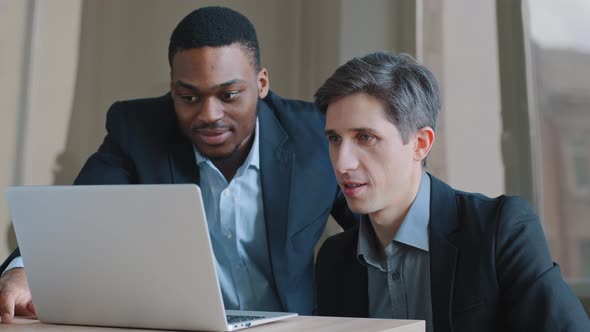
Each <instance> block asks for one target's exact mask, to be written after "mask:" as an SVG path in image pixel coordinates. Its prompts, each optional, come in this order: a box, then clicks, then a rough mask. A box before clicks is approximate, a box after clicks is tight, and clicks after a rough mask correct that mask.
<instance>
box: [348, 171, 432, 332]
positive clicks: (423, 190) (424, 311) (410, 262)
mask: <svg viewBox="0 0 590 332" xmlns="http://www.w3.org/2000/svg"><path fill="white" fill-rule="evenodd" d="M429 220H430V177H429V176H428V174H426V172H424V173H423V174H422V180H421V182H420V189H419V190H418V194H417V195H416V198H415V199H414V202H413V203H412V206H411V207H410V210H409V211H408V214H407V215H406V217H405V218H404V221H403V222H402V224H401V226H400V228H399V230H398V231H397V233H396V234H395V236H394V238H393V240H392V241H391V243H389V245H388V246H387V247H386V248H385V252H384V253H382V252H380V248H379V242H378V240H377V238H376V235H375V231H374V230H373V227H372V226H371V223H370V221H369V218H368V217H366V216H363V218H362V220H361V224H360V229H359V242H358V247H357V253H358V259H359V261H360V262H361V263H362V264H364V265H366V266H367V270H368V271H367V272H368V282H369V285H368V287H369V289H368V291H369V317H372V318H393V319H421V320H425V321H426V331H432V301H431V296H430V254H429V245H428V236H429V235H428V223H429ZM385 290H387V291H385Z"/></svg>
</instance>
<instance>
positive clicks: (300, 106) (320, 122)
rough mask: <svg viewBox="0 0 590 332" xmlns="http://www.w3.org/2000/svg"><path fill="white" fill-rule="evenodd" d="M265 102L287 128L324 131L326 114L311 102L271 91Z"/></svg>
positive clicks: (290, 129)
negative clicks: (285, 96) (284, 96)
mask: <svg viewBox="0 0 590 332" xmlns="http://www.w3.org/2000/svg"><path fill="white" fill-rule="evenodd" d="M263 102H264V103H265V104H266V106H268V107H269V108H270V109H271V110H272V112H273V114H274V116H275V117H276V118H277V120H278V122H279V123H280V124H281V125H282V126H283V128H284V129H285V130H287V131H288V132H289V131H292V130H299V129H307V130H309V129H314V128H316V129H320V128H321V130H322V132H323V128H324V124H325V116H324V115H323V114H322V113H321V112H320V111H319V109H318V108H317V107H316V106H315V105H314V104H313V103H311V102H308V101H303V100H295V99H288V98H283V97H281V96H279V95H278V94H276V93H274V92H272V91H269V92H268V95H267V96H266V98H264V99H263Z"/></svg>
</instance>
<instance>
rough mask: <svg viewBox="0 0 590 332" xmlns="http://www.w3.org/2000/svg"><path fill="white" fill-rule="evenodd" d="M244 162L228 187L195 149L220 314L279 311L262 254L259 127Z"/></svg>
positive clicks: (265, 253) (265, 250) (264, 245)
mask: <svg viewBox="0 0 590 332" xmlns="http://www.w3.org/2000/svg"><path fill="white" fill-rule="evenodd" d="M254 135H255V136H254V142H253V143H252V148H251V149H250V153H249V154H248V157H247V158H246V161H245V162H244V164H243V165H242V166H240V168H239V169H238V171H237V173H236V175H235V176H234V177H233V179H232V180H231V181H230V182H229V183H228V182H227V180H226V178H225V177H224V176H223V174H222V173H221V172H220V171H219V170H218V169H217V167H215V165H214V164H213V163H212V162H211V161H210V160H208V159H207V158H206V157H204V156H203V155H201V154H200V153H199V152H198V151H197V149H196V148H195V154H196V160H197V165H198V166H199V171H200V184H199V185H200V188H201V192H202V195H203V202H204V204H205V213H206V215H207V223H208V226H209V235H210V236H211V243H212V246H213V252H214V253H215V267H216V269H217V277H218V278H219V283H220V285H221V292H222V295H223V302H224V304H225V308H226V309H233V310H265V311H282V310H283V308H282V306H281V303H280V300H279V297H278V295H277V293H276V290H275V289H276V288H275V285H274V281H273V278H272V271H271V267H270V259H269V253H268V246H267V239H266V228H265V221H264V209H263V205H262V185H261V182H260V157H259V136H260V134H259V125H258V120H256V130H255V133H254Z"/></svg>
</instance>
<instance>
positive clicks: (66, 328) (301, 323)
mask: <svg viewBox="0 0 590 332" xmlns="http://www.w3.org/2000/svg"><path fill="white" fill-rule="evenodd" d="M0 331H2V332H62V331H63V332H115V331H116V332H157V331H164V330H142V329H124V328H108V327H91V326H71V325H54V324H43V323H41V322H39V321H38V320H35V319H32V318H26V317H24V318H23V317H17V318H16V320H15V322H13V324H0ZM243 331H244V332H246V331H247V332H271V331H272V332H300V331H317V332H330V331H337V332H347V331H351V332H358V331H362V332H424V331H425V323H424V321H423V320H395V319H368V318H339V317H311V316H298V317H293V318H289V319H285V320H282V321H278V322H273V323H269V324H264V325H261V326H256V327H251V328H248V329H245V330H243Z"/></svg>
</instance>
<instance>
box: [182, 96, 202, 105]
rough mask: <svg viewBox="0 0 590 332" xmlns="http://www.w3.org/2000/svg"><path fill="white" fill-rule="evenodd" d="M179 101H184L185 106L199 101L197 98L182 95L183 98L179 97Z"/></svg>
mask: <svg viewBox="0 0 590 332" xmlns="http://www.w3.org/2000/svg"><path fill="white" fill-rule="evenodd" d="M180 99H181V100H182V101H184V102H185V103H187V104H194V103H196V102H197V101H199V98H198V97H196V96H191V95H183V96H180Z"/></svg>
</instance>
